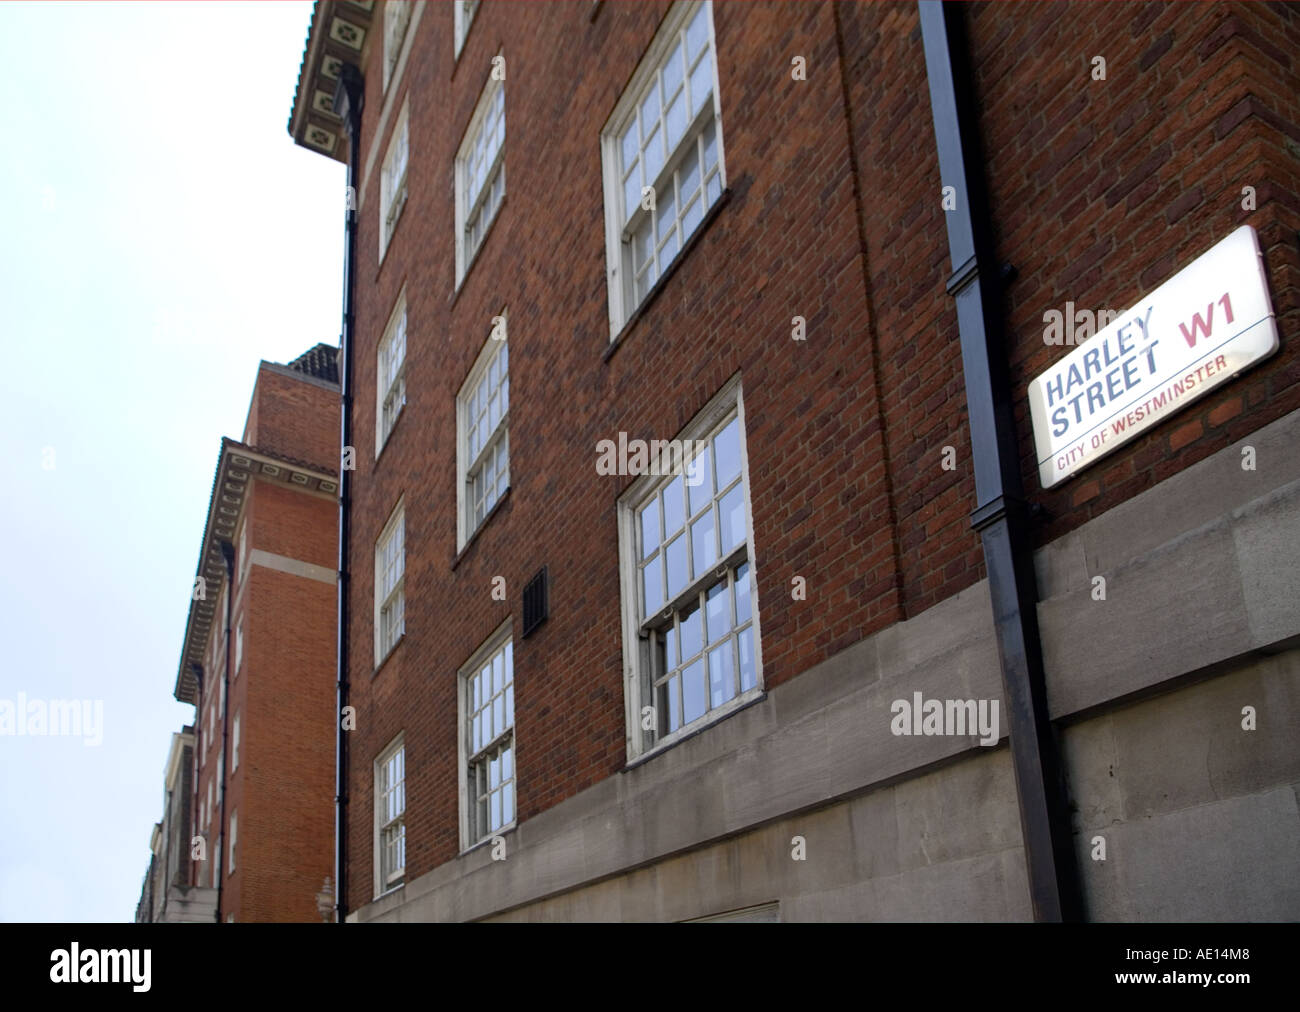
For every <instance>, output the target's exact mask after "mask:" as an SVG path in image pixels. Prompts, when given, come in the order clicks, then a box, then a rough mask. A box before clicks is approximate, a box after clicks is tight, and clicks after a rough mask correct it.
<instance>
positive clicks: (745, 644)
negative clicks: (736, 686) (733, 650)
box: [737, 626, 758, 692]
mask: <svg viewBox="0 0 1300 1012" xmlns="http://www.w3.org/2000/svg"><path fill="white" fill-rule="evenodd" d="M737 639H738V640H739V642H740V691H741V692H745V691H746V690H748V689H752V688H753V687H754V686H755V685H757V684H758V676H757V674H756V673H755V669H754V627H753V626H750V627H749V628H748V629H746V630H745V631H744V632H742V633H741V634H740V635H739V636H738V637H737Z"/></svg>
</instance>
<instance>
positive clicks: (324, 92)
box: [289, 0, 375, 162]
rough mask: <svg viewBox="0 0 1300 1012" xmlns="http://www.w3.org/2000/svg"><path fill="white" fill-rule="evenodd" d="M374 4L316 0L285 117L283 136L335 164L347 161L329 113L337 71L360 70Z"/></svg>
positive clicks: (337, 122) (337, 124)
mask: <svg viewBox="0 0 1300 1012" xmlns="http://www.w3.org/2000/svg"><path fill="white" fill-rule="evenodd" d="M374 13H375V0H316V4H315V5H314V7H313V8H312V15H311V27H310V28H309V29H308V31H307V44H306V46H305V47H304V49H303V54H302V64H301V66H300V67H299V69H298V87H297V90H296V91H295V92H294V96H293V110H292V111H291V112H290V113H289V134H290V136H292V137H293V140H294V143H295V144H300V145H302V146H303V147H305V148H309V149H310V150H312V151H315V152H317V153H319V154H323V155H328V156H329V157H330V158H333V159H336V160H337V161H340V162H346V161H347V160H348V144H347V137H346V136H345V134H344V130H343V121H342V120H341V119H340V118H339V117H338V116H337V115H335V113H334V89H335V86H336V85H337V84H338V79H339V68H340V67H341V66H342V65H343V64H344V63H351V64H353V65H354V66H355V67H357V68H358V69H360V68H361V64H362V61H363V59H364V54H365V52H366V41H367V39H368V38H369V37H370V34H371V33H370V27H371V20H372V19H373V17H374Z"/></svg>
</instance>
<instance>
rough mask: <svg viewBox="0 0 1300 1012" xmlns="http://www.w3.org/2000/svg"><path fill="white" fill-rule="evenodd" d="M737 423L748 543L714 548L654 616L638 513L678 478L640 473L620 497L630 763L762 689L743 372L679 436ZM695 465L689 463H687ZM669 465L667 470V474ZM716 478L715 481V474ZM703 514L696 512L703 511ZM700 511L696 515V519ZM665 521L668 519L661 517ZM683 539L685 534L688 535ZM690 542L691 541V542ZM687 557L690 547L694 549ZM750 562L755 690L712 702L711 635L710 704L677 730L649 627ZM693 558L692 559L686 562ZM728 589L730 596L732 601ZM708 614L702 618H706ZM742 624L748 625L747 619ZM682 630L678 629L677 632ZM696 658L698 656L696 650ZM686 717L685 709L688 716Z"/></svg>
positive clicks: (734, 651)
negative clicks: (646, 726)
mask: <svg viewBox="0 0 1300 1012" xmlns="http://www.w3.org/2000/svg"><path fill="white" fill-rule="evenodd" d="M733 416H734V417H735V418H736V419H738V420H739V426H740V428H739V435H740V467H741V470H740V481H741V482H742V483H743V486H742V487H743V488H744V494H743V496H742V498H743V501H744V520H745V539H744V541H743V543H741V544H738V545H737V546H736V547H735V548H733V549H731V550H728V551H726V552H725V553H723V554H722V555H721V556H717V554H716V552H715V553H714V554H715V557H714V559H713V561H712V562H711V563H710V564H709V566H708V567H707V570H706V571H705V572H703V573H701V574H699V575H697V576H696V577H695V578H694V579H690V578H689V573H690V569H689V568H688V570H687V573H688V579H687V582H686V584H685V586H684V587H683V588H682V589H681V590H679V591H678V593H677V594H676V595H675V596H674V597H673V598H672V600H670V601H668V602H665V603H660V604H659V605H658V606H657V607H656V608H655V610H654V614H652V615H647V616H646V618H645V619H644V620H643V619H642V617H641V615H642V608H643V605H642V596H643V590H642V577H641V567H640V563H641V558H640V557H639V555H643V554H645V553H641V552H640V545H641V541H640V535H639V533H638V530H637V525H638V511H639V510H640V508H641V507H642V506H643V505H645V504H646V503H647V502H648V501H649V499H650V498H651V496H653V495H655V494H657V493H658V492H659V491H660V490H662V489H665V488H666V487H668V486H670V485H671V484H672V483H673V481H674V476H673V475H671V474H670V475H664V474H662V473H661V474H659V475H653V474H647V475H642V476H641V477H639V478H638V479H637V480H636V481H635V482H633V483H632V485H631V486H629V487H628V489H627V491H626V492H625V493H624V494H623V496H622V497H621V498H620V499H619V502H618V531H619V584H620V594H619V597H620V599H621V605H622V620H623V659H624V701H625V706H626V713H625V718H626V729H627V754H628V760H629V761H631V760H633V759H638V758H641V757H644V756H648V755H652V754H654V753H656V752H658V751H660V750H661V749H664V748H667V747H668V746H670V745H671V744H672V743H674V742H676V741H679V740H680V739H681V738H683V737H685V736H686V735H689V734H692V733H694V732H696V731H697V730H699V729H701V728H704V727H707V726H709V725H710V724H712V723H714V722H715V721H718V720H721V719H723V718H724V717H726V716H727V715H728V714H730V713H732V712H734V711H735V710H737V709H739V708H740V707H742V706H745V705H747V704H748V703H749V702H751V701H752V700H754V699H757V698H758V697H760V696H761V695H762V693H763V691H764V689H763V684H764V683H763V652H762V634H761V631H760V629H759V611H760V609H759V600H758V582H757V579H756V576H755V569H754V560H755V548H754V516H753V510H752V509H751V506H750V501H751V491H750V485H749V475H750V471H749V454H748V446H747V441H746V438H745V402H744V396H743V391H742V389H741V384H740V376H739V374H737V375H736V376H735V377H733V378H732V379H731V380H730V381H728V383H727V384H726V385H725V386H724V387H723V388H722V389H721V390H720V391H719V392H718V393H717V394H716V395H715V396H714V397H713V398H712V399H711V400H710V401H709V403H708V404H707V405H706V406H705V407H704V408H703V409H702V410H701V411H700V412H699V414H697V415H696V416H695V418H693V419H692V420H691V422H690V423H689V424H688V425H687V426H686V427H685V428H684V429H683V430H682V432H681V433H680V434H679V435H678V436H677V437H676V438H678V439H682V440H685V439H690V440H700V439H705V438H708V439H711V438H712V437H713V436H715V435H717V434H718V433H720V432H721V431H722V430H723V429H724V428H725V427H726V425H728V424H730V420H731V418H732V417H733ZM712 458H713V454H712V452H710V466H712ZM688 466H689V465H688ZM662 470H663V469H661V471H662ZM711 480H712V479H711ZM734 480H735V479H731V481H728V483H727V485H726V486H724V487H725V488H726V489H728V490H730V489H731V488H732V487H733V486H732V481H734ZM721 498H722V495H721V494H720V493H719V491H718V490H717V489H714V495H713V498H712V499H711V500H710V501H711V502H712V503H713V504H714V505H715V510H714V517H715V519H714V525H713V529H714V532H715V535H716V536H717V538H718V541H717V542H716V544H718V545H720V544H721V533H720V531H719V529H718V528H719V517H720V515H721V508H720V506H718V505H717V504H718V503H720V501H721ZM693 515H695V514H694V513H693V511H690V510H688V511H687V515H686V524H685V527H684V528H683V531H684V532H685V531H686V530H687V529H689V528H690V527H691V517H692V516H693ZM702 515H703V514H702V513H701V514H699V515H698V516H702ZM698 516H697V519H698ZM659 522H660V524H661V526H662V524H663V521H662V519H661V520H660V521H659ZM682 536H683V537H685V533H683V535H682ZM690 544H691V543H690V542H687V545H688V546H689V545H690ZM658 558H659V560H660V565H661V566H662V565H663V564H664V562H663V560H664V558H665V556H664V547H663V546H661V547H660V551H659V556H658ZM688 558H689V551H688ZM742 564H743V565H746V566H747V567H748V573H747V575H748V583H749V604H750V613H751V618H750V621H752V623H753V626H752V628H753V633H752V637H751V639H752V648H753V663H754V685H753V686H752V687H751V688H748V689H743V688H741V685H740V684H739V682H738V681H737V682H736V683H733V686H734V688H735V689H737V690H738V691H737V693H736V694H735V695H733V696H732V697H731V698H730V699H727V700H725V701H724V702H722V703H721V704H720V705H717V706H714V705H712V700H711V699H710V698H709V695H710V690H709V681H708V655H709V653H710V650H709V646H710V644H712V643H714V642H715V640H714V637H713V635H712V632H710V635H709V636H708V637H707V638H706V642H704V643H703V644H702V646H703V652H702V653H701V655H700V656H701V659H702V660H703V661H704V663H705V669H704V678H705V683H704V692H705V697H706V698H705V704H706V708H705V710H704V713H703V714H702V715H701V716H699V717H697V718H696V719H694V720H692V721H691V722H690V723H685V721H684V719H683V723H682V724H681V725H680V726H679V727H678V728H677V729H676V730H671V729H670V726H669V724H668V722H667V721H666V720H665V719H664V717H663V715H661V714H660V710H659V705H658V701H657V700H656V698H655V695H656V693H655V691H654V690H653V687H652V686H653V682H654V680H655V677H657V673H656V672H654V670H653V667H652V665H654V664H655V662H654V659H653V657H652V646H651V643H652V637H651V634H650V632H649V631H648V630H649V629H651V628H653V627H656V626H658V625H660V624H661V623H663V622H664V621H665V618H666V617H667V616H668V614H669V612H670V611H671V612H672V613H673V614H672V617H671V619H670V620H669V621H670V624H673V625H677V624H678V623H679V615H680V612H681V609H682V608H683V606H687V605H689V602H690V601H691V600H692V599H696V598H699V597H700V596H701V595H703V594H704V593H705V592H706V591H707V590H708V589H710V588H711V587H712V586H713V585H715V583H716V582H717V580H718V578H719V576H720V575H721V574H722V573H723V572H724V570H725V572H726V573H727V575H726V576H725V582H726V584H727V585H728V586H729V587H730V586H731V585H732V584H733V583H734V574H735V571H736V569H737V567H738V566H740V565H742ZM689 565H690V563H689V562H688V566H689ZM732 592H733V591H729V592H728V594H727V597H728V598H729V599H730V596H731V593H732ZM727 607H728V611H729V613H730V614H731V621H732V631H731V632H730V633H729V634H728V635H729V637H730V639H731V642H732V648H731V655H732V665H733V671H734V672H735V673H736V677H737V679H739V677H740V675H739V672H740V657H739V654H738V650H739V643H738V634H737V633H736V630H735V626H736V622H735V615H734V612H733V610H732V604H731V603H730V600H729V601H728V604H727ZM702 617H703V616H702ZM741 624H742V625H743V623H741ZM678 635H680V634H678ZM692 656H693V655H692ZM681 681H682V679H681V677H679V678H677V683H678V686H677V689H676V691H681ZM646 706H652V707H654V712H655V714H656V725H659V724H662V725H663V726H657V728H656V730H655V731H645V730H643V729H642V719H641V711H642V708H643V707H646ZM684 716H685V714H684V712H683V718H684Z"/></svg>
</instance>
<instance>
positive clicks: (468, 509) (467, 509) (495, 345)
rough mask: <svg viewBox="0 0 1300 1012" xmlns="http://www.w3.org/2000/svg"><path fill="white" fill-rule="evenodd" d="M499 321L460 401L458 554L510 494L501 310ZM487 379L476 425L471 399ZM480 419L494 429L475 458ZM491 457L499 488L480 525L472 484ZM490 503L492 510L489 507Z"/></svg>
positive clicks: (462, 389) (503, 315)
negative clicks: (474, 428)
mask: <svg viewBox="0 0 1300 1012" xmlns="http://www.w3.org/2000/svg"><path fill="white" fill-rule="evenodd" d="M500 318H501V324H500V330H499V331H498V330H497V328H496V326H494V327H493V330H492V331H491V333H490V334H489V336H488V339H487V341H485V342H484V344H483V347H482V349H481V350H480V351H479V354H478V358H476V359H475V360H474V365H473V367H472V368H471V369H470V371H469V375H468V376H467V377H466V378H465V382H464V383H462V384H461V387H460V392H459V393H458V394H457V395H456V478H457V481H456V515H457V518H458V521H457V525H456V526H457V538H456V550H457V551H458V552H459V551H460V550H461V549H463V548H464V547H465V546H466V545H467V544H469V540H470V538H472V537H473V536H474V534H475V533H476V532H477V531H478V529H479V528H480V527H481V526H482V525H483V523H484V522H485V521H486V520H487V516H488V514H489V513H490V512H491V511H492V510H493V509H494V508H495V506H496V504H497V503H498V502H500V501H501V498H502V496H504V495H505V493H506V490H507V489H509V488H510V349H509V344H510V338H509V331H508V327H509V321H508V320H507V317H506V310H505V309H502V310H501V313H500ZM497 333H500V334H502V335H503V336H502V337H501V338H500V339H498V338H497V337H496V336H495V335H496V334H497ZM494 361H495V362H496V363H497V369H498V378H497V383H496V385H495V386H493V384H492V382H491V369H492V365H493V362H494ZM485 375H486V377H487V380H488V382H487V387H486V390H487V398H488V403H487V404H486V405H484V406H483V407H482V409H481V410H480V409H479V407H478V405H477V403H476V404H475V412H474V418H473V419H471V418H470V401H471V399H474V400H476V401H477V392H478V389H479V384H480V382H481V381H482V380H483V379H484V378H485ZM494 400H495V403H496V404H497V405H498V409H497V410H498V418H497V424H496V425H495V426H493V425H492V424H491V408H492V403H493V401H494ZM502 408H504V410H502ZM480 417H483V418H485V419H486V423H487V425H488V426H489V428H488V430H487V435H486V437H485V438H484V439H483V441H482V443H481V445H480V446H479V447H478V452H477V453H475V454H474V456H473V457H472V458H471V456H470V438H469V427H470V423H471V421H472V422H474V424H475V425H477V424H478V422H477V420H478V419H479V418H480ZM498 447H499V448H500V449H499V451H498ZM489 455H491V458H490V459H491V460H492V463H493V472H494V478H493V483H494V485H495V488H494V489H493V490H492V491H491V492H490V493H488V492H485V493H484V497H483V499H484V503H485V506H484V510H483V516H482V518H481V519H476V518H475V516H474V512H475V507H476V505H477V504H476V503H475V502H474V498H475V497H474V495H473V487H472V483H473V481H474V479H475V478H476V477H477V476H478V475H479V473H480V472H481V471H482V470H483V468H484V467H485V466H486V465H487V463H488V461H489ZM503 460H504V465H503V464H502V461H503ZM503 476H504V484H503V481H502V479H503ZM489 501H490V505H488V503H489Z"/></svg>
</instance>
